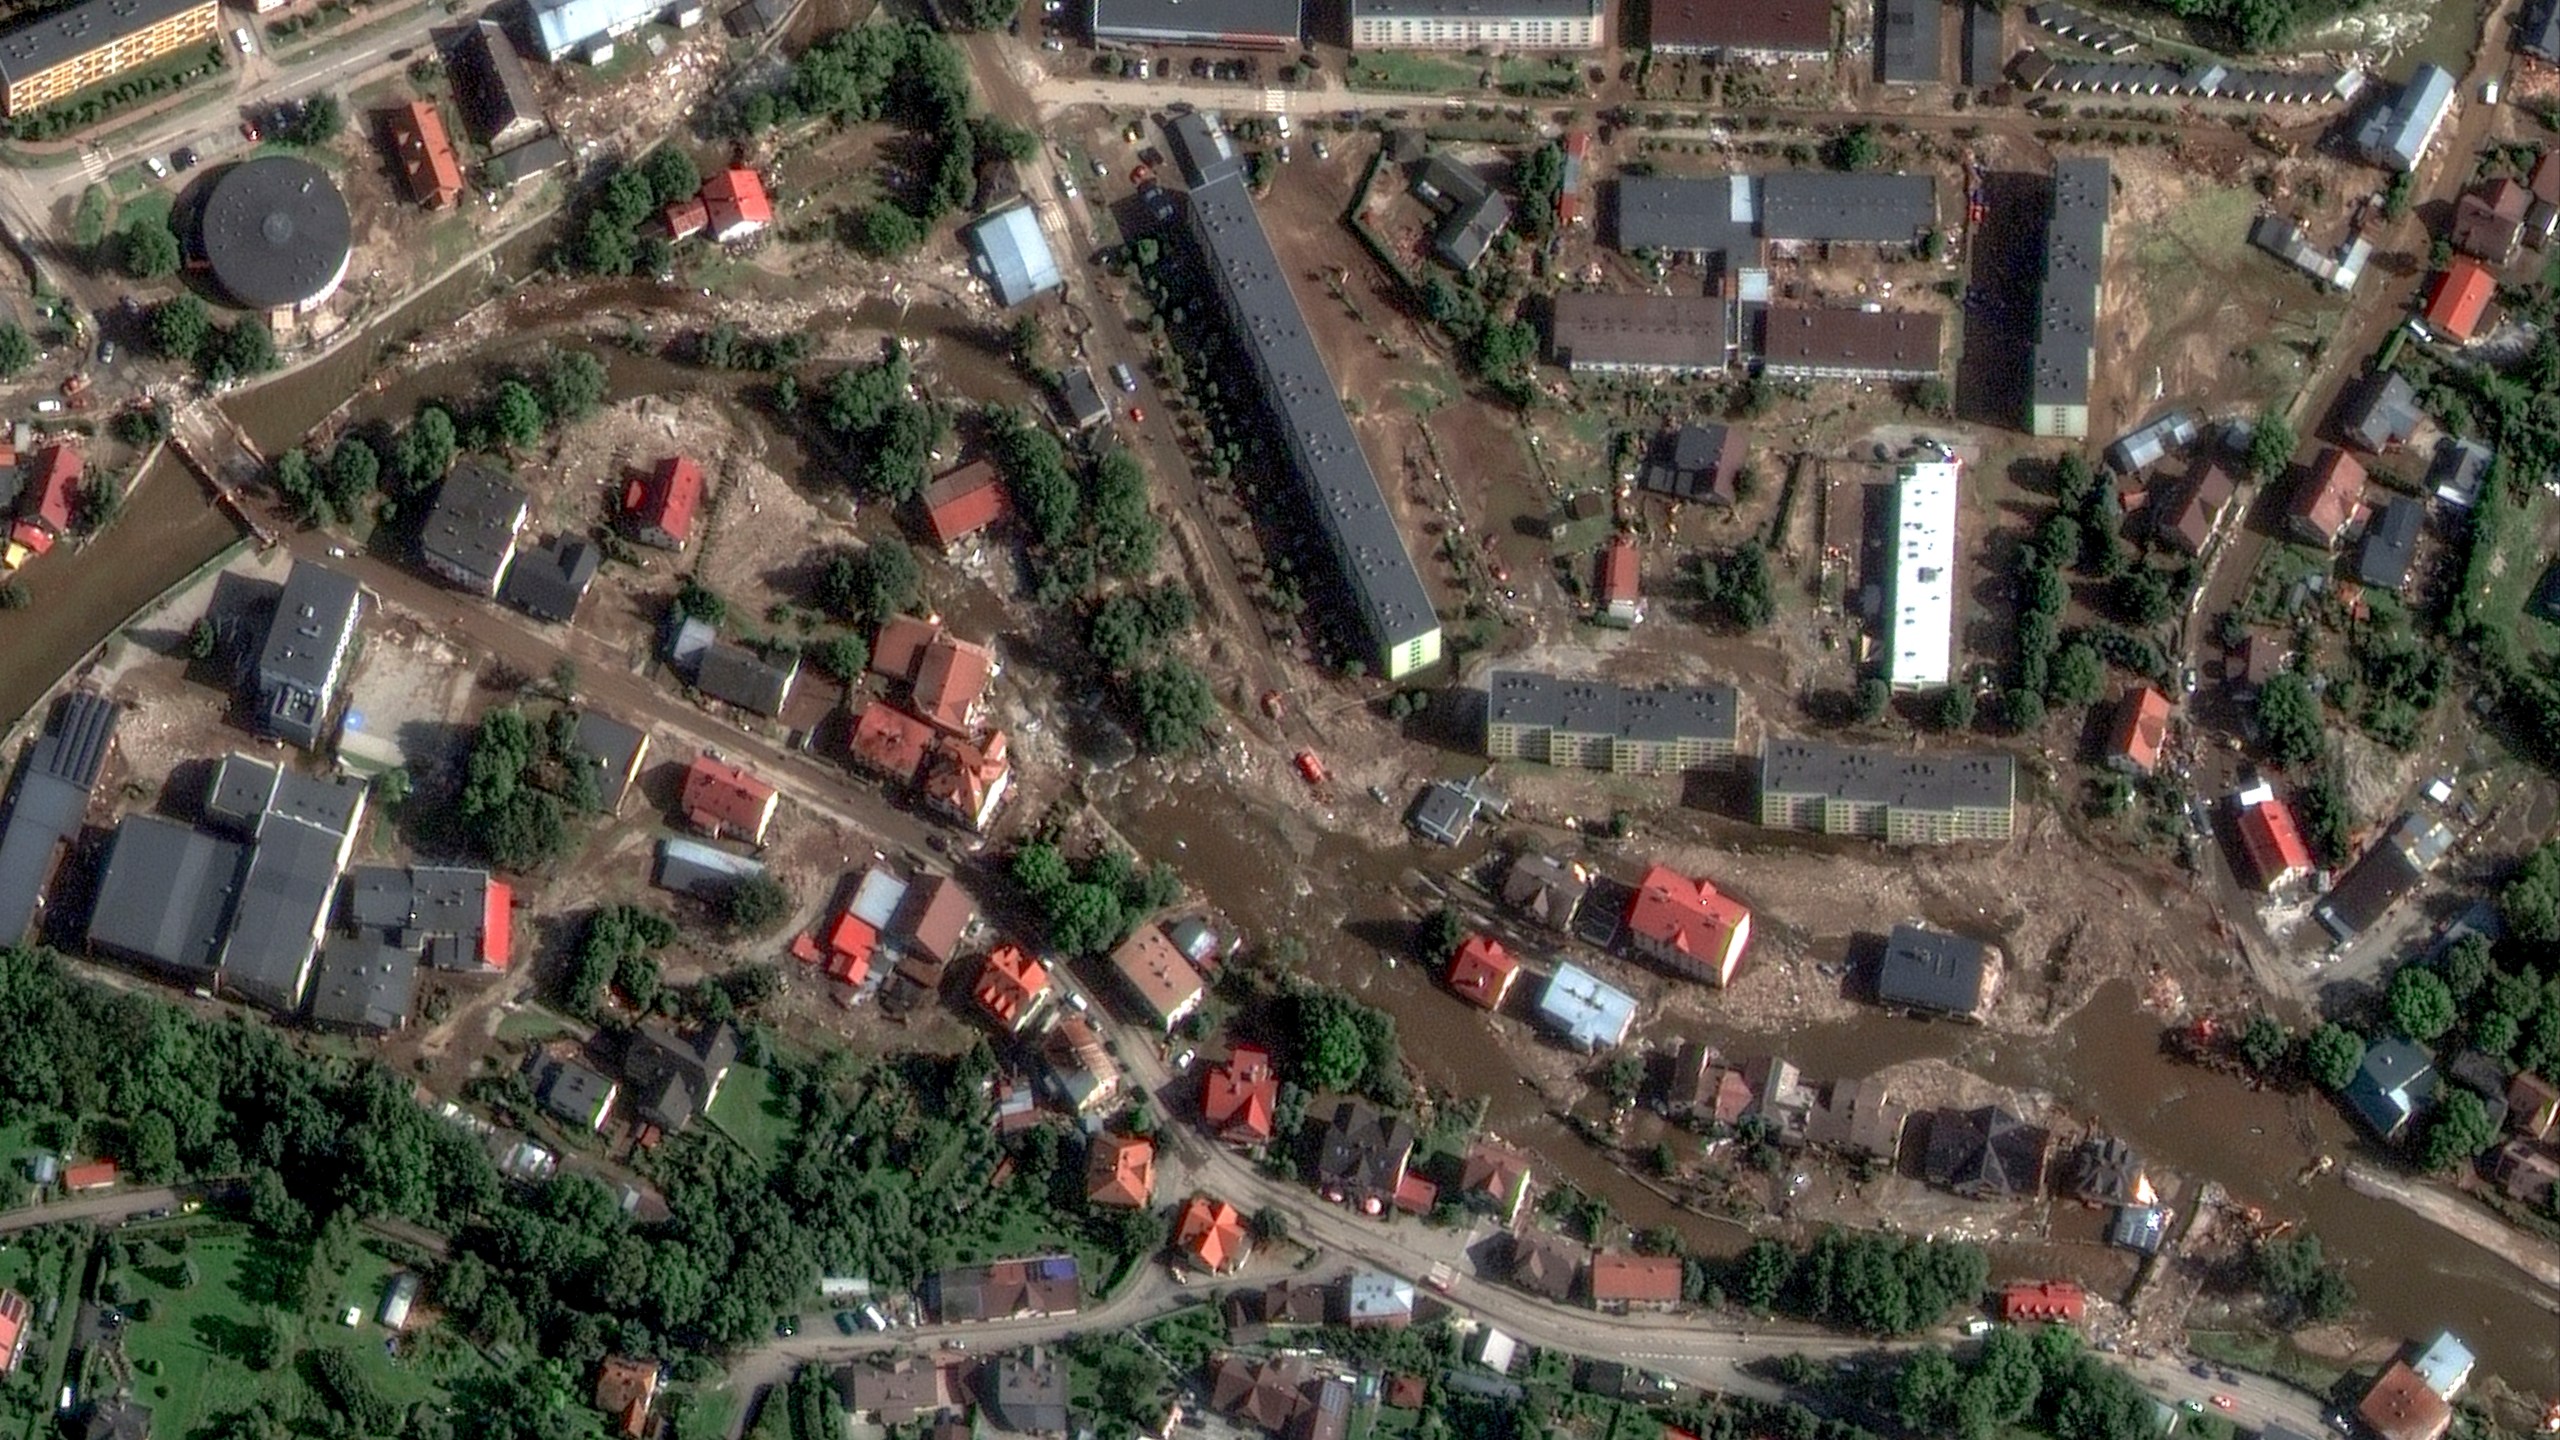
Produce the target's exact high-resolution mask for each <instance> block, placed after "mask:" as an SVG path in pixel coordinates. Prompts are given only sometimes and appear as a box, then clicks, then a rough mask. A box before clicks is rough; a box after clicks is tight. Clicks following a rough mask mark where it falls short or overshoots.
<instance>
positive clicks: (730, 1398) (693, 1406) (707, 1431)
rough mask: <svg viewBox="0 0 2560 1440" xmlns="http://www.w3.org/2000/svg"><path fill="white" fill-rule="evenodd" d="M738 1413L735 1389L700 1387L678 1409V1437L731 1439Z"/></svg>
mask: <svg viewBox="0 0 2560 1440" xmlns="http://www.w3.org/2000/svg"><path fill="white" fill-rule="evenodd" d="M737 1413H738V1395H737V1392H736V1391H734V1390H729V1389H727V1388H722V1389H718V1390H696V1391H694V1392H692V1393H691V1394H689V1395H687V1396H686V1397H685V1400H684V1404H683V1407H682V1408H681V1409H680V1410H679V1411H678V1412H677V1417H676V1440H727V1437H728V1434H729V1422H730V1420H731V1419H732V1418H733V1417H735V1416H736V1415H737Z"/></svg>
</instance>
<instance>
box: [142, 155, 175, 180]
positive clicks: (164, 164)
mask: <svg viewBox="0 0 2560 1440" xmlns="http://www.w3.org/2000/svg"><path fill="white" fill-rule="evenodd" d="M143 163H144V164H146V165H149V166H150V167H151V173H152V174H153V175H154V176H156V177H157V178H159V179H162V180H166V179H168V178H169V162H168V161H166V160H163V159H161V158H160V157H159V156H157V155H154V156H152V157H151V158H150V159H149V160H146V161H144V162H143Z"/></svg>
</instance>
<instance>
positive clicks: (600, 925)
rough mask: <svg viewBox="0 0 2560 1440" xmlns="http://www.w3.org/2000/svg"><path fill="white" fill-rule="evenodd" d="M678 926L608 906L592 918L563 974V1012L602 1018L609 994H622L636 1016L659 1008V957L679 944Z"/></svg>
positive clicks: (662, 918)
mask: <svg viewBox="0 0 2560 1440" xmlns="http://www.w3.org/2000/svg"><path fill="white" fill-rule="evenodd" d="M675 938H676V927H675V922H674V921H672V920H669V919H668V918H667V917H665V916H663V915H659V914H656V913H654V912H652V911H648V910H643V909H641V908H640V907H639V906H637V905H607V906H605V907H604V908H603V909H601V910H598V911H596V912H595V913H594V914H593V915H590V916H588V917H587V924H586V928H585V929H584V930H583V931H581V932H580V933H579V936H578V948H577V950H576V951H575V952H573V953H572V954H571V955H570V957H569V963H568V965H567V966H566V967H565V968H564V969H563V970H562V971H561V973H560V1004H561V1008H563V1009H565V1010H567V1011H568V1012H569V1013H570V1014H572V1015H582V1016H586V1017H588V1018H590V1019H592V1018H594V1017H595V1016H597V1015H599V1014H601V1013H602V1012H603V1008H604V998H605V993H606V992H607V991H608V990H611V991H619V992H620V993H621V995H622V998H623V999H624V1000H626V1001H628V1002H629V1003H630V1005H631V1008H632V1009H634V1010H638V1011H641V1012H643V1013H646V1012H647V1011H648V1010H650V1009H651V1008H652V1007H654V1006H655V1005H656V1004H657V1000H658V992H659V989H660V981H659V978H658V960H657V953H658V952H659V951H661V950H664V949H665V948H667V946H669V945H671V944H673V943H674V942H675Z"/></svg>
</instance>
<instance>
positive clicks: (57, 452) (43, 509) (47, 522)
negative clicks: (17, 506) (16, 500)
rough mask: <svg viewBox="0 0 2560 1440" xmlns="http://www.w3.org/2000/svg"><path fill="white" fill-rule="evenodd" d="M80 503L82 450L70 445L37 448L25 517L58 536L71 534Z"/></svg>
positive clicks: (28, 489)
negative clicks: (72, 521)
mask: <svg viewBox="0 0 2560 1440" xmlns="http://www.w3.org/2000/svg"><path fill="white" fill-rule="evenodd" d="M79 503H80V452H79V451H77V450H74V449H72V448H71V447H70V446H68V445H47V446H46V447H44V448H43V449H42V450H39V451H37V452H36V458H35V473H34V474H32V475H31V476H29V477H28V479H27V494H26V506H25V511H24V513H25V515H26V518H27V519H29V520H32V521H34V522H35V523H36V524H38V525H41V526H43V527H44V528H45V529H46V530H48V531H50V532H52V533H53V534H54V535H55V536H57V537H59V536H63V535H68V534H70V533H71V516H72V513H73V512H74V510H76V509H77V508H78V506H79Z"/></svg>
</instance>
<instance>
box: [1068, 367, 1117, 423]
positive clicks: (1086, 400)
mask: <svg viewBox="0 0 2560 1440" xmlns="http://www.w3.org/2000/svg"><path fill="white" fill-rule="evenodd" d="M1058 404H1059V406H1060V407H1061V408H1063V409H1064V410H1065V411H1066V412H1067V418H1068V419H1069V420H1071V421H1073V422H1075V427H1076V428H1077V429H1079V430H1090V429H1092V428H1093V427H1094V426H1096V425H1099V424H1101V423H1102V422H1103V421H1105V420H1108V419H1110V418H1111V406H1110V404H1109V403H1108V402H1106V401H1105V400H1104V399H1103V398H1102V387H1101V386H1099V385H1096V384H1094V383H1093V371H1091V370H1090V369H1087V368H1086V367H1084V366H1082V365H1070V366H1068V367H1067V368H1066V369H1065V370H1063V371H1060V372H1059V374H1058Z"/></svg>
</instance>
